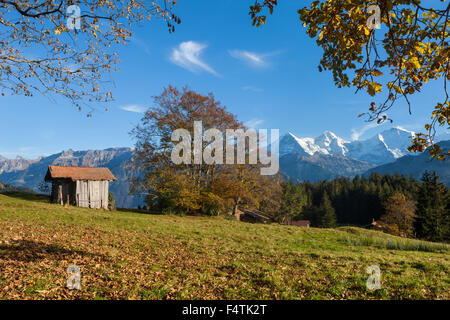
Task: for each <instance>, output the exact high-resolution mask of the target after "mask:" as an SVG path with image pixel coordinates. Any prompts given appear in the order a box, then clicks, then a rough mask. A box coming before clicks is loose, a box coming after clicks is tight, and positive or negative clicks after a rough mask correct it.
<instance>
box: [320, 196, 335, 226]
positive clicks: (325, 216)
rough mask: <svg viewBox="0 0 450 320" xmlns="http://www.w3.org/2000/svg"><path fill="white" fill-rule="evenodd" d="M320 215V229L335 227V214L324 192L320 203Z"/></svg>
mask: <svg viewBox="0 0 450 320" xmlns="http://www.w3.org/2000/svg"><path fill="white" fill-rule="evenodd" d="M320 214H321V217H320V227H322V228H333V227H336V224H337V223H336V213H335V211H334V208H333V206H332V205H331V201H330V198H329V197H328V194H327V193H326V192H324V193H323V196H322V202H321V204H320Z"/></svg>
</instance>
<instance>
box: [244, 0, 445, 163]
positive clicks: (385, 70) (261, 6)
mask: <svg viewBox="0 0 450 320" xmlns="http://www.w3.org/2000/svg"><path fill="white" fill-rule="evenodd" d="M277 4H278V0H256V1H255V3H254V5H252V6H251V7H250V16H251V19H252V23H253V25H256V26H261V25H263V24H265V23H266V20H267V14H268V13H270V14H271V13H272V12H273V10H274V8H275V6H276V5H277ZM430 5H431V1H421V0H373V1H366V0H346V1H325V0H320V1H319V0H316V1H312V2H311V4H310V5H309V6H305V7H303V8H301V9H299V10H298V14H299V18H300V20H301V22H302V24H303V27H305V28H306V33H307V34H308V35H309V36H310V37H311V38H315V39H316V43H317V45H318V46H320V47H321V48H322V49H323V56H322V58H321V60H320V63H319V66H318V69H319V71H323V70H329V71H331V72H332V74H333V79H334V83H335V85H336V86H338V87H350V86H353V87H355V88H356V92H358V91H360V90H364V91H366V92H367V93H368V94H369V95H370V96H372V97H374V98H375V97H376V98H377V100H378V102H375V101H373V102H371V103H370V108H369V110H368V112H364V113H362V114H360V116H367V121H376V122H378V123H382V122H385V121H391V122H392V119H389V117H388V115H387V112H388V111H389V109H391V108H392V107H393V106H394V104H395V102H396V101H398V100H400V99H403V100H404V101H405V102H406V103H407V105H408V106H409V112H410V113H411V112H412V108H413V105H412V104H411V101H410V97H411V95H413V94H415V93H417V92H420V91H422V90H423V88H424V87H425V86H426V84H428V83H431V82H433V81H438V80H439V81H440V82H441V83H442V96H441V97H436V99H437V101H434V102H433V103H434V110H433V111H432V115H431V119H430V121H429V123H427V124H426V125H425V131H424V133H418V134H417V135H416V137H415V138H414V139H413V141H412V145H411V146H410V147H409V149H410V151H414V152H416V151H419V152H422V151H424V150H425V148H427V147H431V148H430V153H431V155H432V156H433V157H438V158H440V159H445V158H446V157H448V156H449V155H450V153H449V152H450V151H448V152H445V151H442V150H441V149H440V148H439V146H438V145H435V144H434V143H433V138H434V135H435V132H436V128H437V127H439V126H441V127H444V128H447V129H448V128H449V126H450V100H449V93H448V88H447V86H448V81H449V80H450V47H449V30H450V19H449V16H450V4H449V3H448V1H446V0H441V1H439V2H438V1H433V2H432V5H433V7H430ZM378 18H379V19H378ZM377 24H378V25H377ZM379 27H380V28H381V29H380V30H378V29H377V28H379ZM430 107H433V106H430Z"/></svg>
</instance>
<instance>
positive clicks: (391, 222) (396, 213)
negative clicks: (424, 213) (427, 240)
mask: <svg viewBox="0 0 450 320" xmlns="http://www.w3.org/2000/svg"><path fill="white" fill-rule="evenodd" d="M383 206H384V209H385V214H384V215H383V216H381V218H380V220H379V222H380V225H381V226H382V228H383V230H384V231H386V232H387V233H390V234H394V235H397V236H402V237H413V236H414V219H415V210H416V205H415V202H414V201H412V200H410V199H407V198H406V197H405V196H404V195H403V194H402V193H400V192H396V193H394V194H393V195H392V196H391V197H389V198H388V199H387V200H386V201H385V202H384V203H383Z"/></svg>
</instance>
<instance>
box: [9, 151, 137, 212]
mask: <svg viewBox="0 0 450 320" xmlns="http://www.w3.org/2000/svg"><path fill="white" fill-rule="evenodd" d="M132 156H133V150H132V149H130V148H111V149H106V150H88V151H73V150H67V151H63V152H61V153H57V154H54V155H51V156H48V157H41V158H39V159H37V160H26V159H10V160H8V159H5V158H3V159H1V160H0V181H3V183H5V184H10V185H14V186H21V187H27V188H30V189H33V190H36V191H37V187H38V186H39V184H40V183H41V182H43V181H44V177H45V174H46V173H47V169H48V166H49V165H61V166H83V167H107V168H109V169H110V170H111V172H112V173H113V174H114V175H115V176H116V178H117V181H115V182H112V183H111V184H110V191H111V192H112V193H113V195H114V197H115V198H116V205H117V206H118V207H124V208H132V207H137V206H138V205H142V197H139V196H131V195H129V192H128V191H129V181H128V179H129V178H130V177H131V176H132V172H131V171H130V170H129V169H128V168H127V164H128V163H129V162H130V160H131V158H132Z"/></svg>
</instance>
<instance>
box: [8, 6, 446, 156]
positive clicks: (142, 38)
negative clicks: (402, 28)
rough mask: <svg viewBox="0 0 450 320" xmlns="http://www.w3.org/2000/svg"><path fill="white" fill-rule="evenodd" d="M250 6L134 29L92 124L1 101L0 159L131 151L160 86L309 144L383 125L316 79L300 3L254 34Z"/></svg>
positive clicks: (359, 99)
mask: <svg viewBox="0 0 450 320" xmlns="http://www.w3.org/2000/svg"><path fill="white" fill-rule="evenodd" d="M250 3H251V1H241V0H221V1H210V0H209V1H207V0H196V1H180V2H179V5H178V7H177V14H178V15H179V16H180V17H181V19H182V23H181V25H179V26H178V27H177V29H176V31H175V33H172V34H169V33H168V32H167V28H166V26H165V24H164V23H163V22H160V21H158V20H153V21H151V23H148V24H146V25H142V26H138V27H136V28H135V30H134V36H133V39H132V41H131V42H130V44H129V45H128V46H126V47H121V48H119V49H118V53H119V55H120V58H121V59H122V63H121V65H120V69H121V71H120V72H116V73H113V74H112V75H111V78H112V80H113V81H114V87H113V88H112V91H113V95H114V97H115V101H114V102H112V103H110V104H109V105H107V106H106V105H99V106H93V107H94V110H93V117H92V118H88V117H87V116H86V114H87V113H88V112H89V111H90V110H88V109H85V110H83V111H82V112H79V111H78V110H77V109H76V108H75V107H73V106H72V105H71V104H70V102H68V101H64V100H62V99H59V98H57V99H49V98H47V97H43V96H37V95H35V96H34V97H33V98H26V97H21V96H5V97H1V98H0V99H1V100H0V103H1V105H0V127H1V129H2V139H1V140H0V155H2V156H6V157H10V158H11V157H15V156H17V155H20V156H23V157H28V158H34V157H37V156H39V155H48V154H52V153H57V152H60V151H62V150H64V149H74V150H87V149H103V148H109V147H119V146H126V147H132V146H133V144H134V142H133V140H132V139H131V137H130V136H129V131H130V130H131V129H132V128H133V127H134V126H135V125H136V124H137V123H138V121H139V119H140V118H141V117H142V114H141V113H140V112H141V111H142V110H145V109H146V108H147V107H149V106H151V105H152V96H154V95H157V94H159V93H161V91H162V89H163V87H165V86H167V85H168V84H172V85H175V86H179V87H181V86H184V85H188V86H189V87H191V88H192V89H194V90H196V91H198V92H201V93H205V94H206V93H208V92H213V93H214V94H215V96H216V98H217V99H219V100H220V101H221V102H222V103H223V104H224V105H226V106H227V107H228V110H229V111H231V112H233V113H235V114H236V115H237V116H238V118H239V119H240V120H241V121H244V122H248V123H249V124H252V125H254V126H256V127H260V128H268V129H270V128H278V129H280V132H281V133H286V132H288V131H290V132H292V133H294V134H295V135H297V136H318V135H320V134H321V133H322V132H323V131H325V130H330V131H333V132H334V133H336V134H337V135H338V136H341V137H342V138H345V139H348V140H351V138H352V134H353V137H355V136H358V135H359V134H361V135H360V139H363V138H365V137H368V136H371V135H373V134H375V133H376V132H378V131H382V130H384V129H387V128H389V127H390V126H391V125H383V126H381V127H373V124H370V125H368V124H367V123H366V122H364V121H363V120H362V119H360V118H357V115H358V114H359V113H362V112H365V111H367V109H368V108H369V104H370V102H371V101H376V102H380V101H381V100H382V98H383V97H384V96H380V97H378V98H375V99H374V98H371V97H369V96H368V95H367V94H365V93H360V94H357V95H355V94H354V89H353V88H345V89H338V88H336V87H334V85H333V81H332V76H331V74H330V73H328V72H322V73H319V72H318V71H317V65H318V63H319V60H320V57H321V53H322V52H321V49H320V48H318V47H317V46H316V44H315V40H313V39H310V38H309V37H308V36H307V35H306V34H305V29H304V28H303V27H302V26H301V24H300V23H299V19H298V14H297V9H299V7H300V6H301V2H298V1H281V2H280V5H279V6H278V7H277V8H276V10H275V12H274V15H273V16H271V17H270V18H269V20H268V23H267V24H266V25H265V26H263V27H261V28H256V27H252V26H251V22H250V18H249V16H248V11H249V8H248V6H249V4H250ZM108 77H109V76H108ZM441 97H442V87H441V86H439V85H438V84H432V85H431V86H428V87H427V88H425V90H424V91H423V92H422V93H420V94H419V95H416V96H414V97H413V98H412V103H413V114H412V115H409V114H408V112H407V106H406V104H405V103H398V104H397V105H396V106H395V109H394V110H393V111H392V112H391V113H389V116H390V117H391V118H393V119H394V124H393V126H402V127H404V128H406V129H409V130H420V129H421V128H422V127H423V124H424V123H425V122H426V121H427V119H428V118H429V114H430V112H431V109H432V107H433V103H435V102H436V101H438V99H440V98H441ZM55 100H56V101H55ZM105 107H108V109H109V111H107V112H106V111H104V108H105ZM367 128H370V129H368V130H365V129H367ZM355 133H356V134H355Z"/></svg>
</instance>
